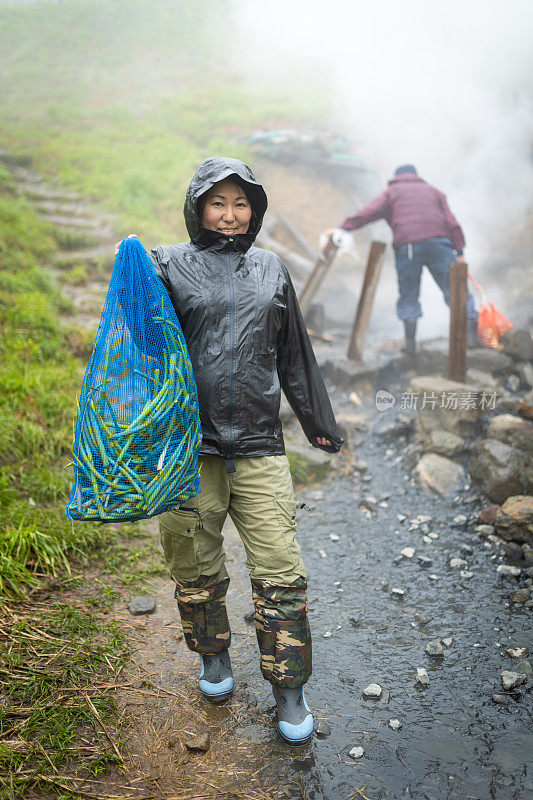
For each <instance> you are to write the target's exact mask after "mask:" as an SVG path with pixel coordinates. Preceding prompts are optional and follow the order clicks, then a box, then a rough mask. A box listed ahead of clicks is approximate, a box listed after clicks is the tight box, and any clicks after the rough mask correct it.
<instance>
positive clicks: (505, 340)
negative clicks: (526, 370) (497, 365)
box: [500, 328, 533, 361]
mask: <svg viewBox="0 0 533 800" xmlns="http://www.w3.org/2000/svg"><path fill="white" fill-rule="evenodd" d="M500 344H501V346H502V348H503V351H504V353H505V354H506V355H508V356H511V357H512V358H514V359H515V360H516V361H531V360H533V340H532V339H531V334H530V333H529V331H528V330H526V329H524V328H512V329H511V330H510V331H506V332H505V333H504V334H503V335H502V336H501V337H500Z"/></svg>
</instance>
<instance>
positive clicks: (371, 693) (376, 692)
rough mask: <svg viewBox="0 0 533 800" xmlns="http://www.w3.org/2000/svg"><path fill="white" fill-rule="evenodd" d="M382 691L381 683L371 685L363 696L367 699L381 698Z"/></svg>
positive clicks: (364, 691) (364, 690)
mask: <svg viewBox="0 0 533 800" xmlns="http://www.w3.org/2000/svg"><path fill="white" fill-rule="evenodd" d="M382 691H383V689H382V688H381V686H380V685H379V683H370V684H369V685H368V686H367V687H366V689H363V695H364V696H365V697H381V693H382Z"/></svg>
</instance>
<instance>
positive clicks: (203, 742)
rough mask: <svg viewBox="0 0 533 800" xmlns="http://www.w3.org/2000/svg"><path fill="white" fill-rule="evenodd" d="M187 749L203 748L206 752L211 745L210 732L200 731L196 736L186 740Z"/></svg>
mask: <svg viewBox="0 0 533 800" xmlns="http://www.w3.org/2000/svg"><path fill="white" fill-rule="evenodd" d="M184 744H185V747H186V748H187V750H202V751H203V752H204V753H206V752H207V751H208V750H209V748H210V747H211V742H210V740H209V734H208V733H199V734H197V735H196V736H191V737H190V738H189V739H185V741H184Z"/></svg>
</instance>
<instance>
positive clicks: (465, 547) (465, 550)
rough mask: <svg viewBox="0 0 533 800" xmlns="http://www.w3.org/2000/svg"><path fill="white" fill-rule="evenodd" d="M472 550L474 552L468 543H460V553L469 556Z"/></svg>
mask: <svg viewBox="0 0 533 800" xmlns="http://www.w3.org/2000/svg"><path fill="white" fill-rule="evenodd" d="M473 552H474V549H473V548H472V547H470V545H469V544H462V545H461V553H462V554H463V555H464V556H471V555H472V554H473Z"/></svg>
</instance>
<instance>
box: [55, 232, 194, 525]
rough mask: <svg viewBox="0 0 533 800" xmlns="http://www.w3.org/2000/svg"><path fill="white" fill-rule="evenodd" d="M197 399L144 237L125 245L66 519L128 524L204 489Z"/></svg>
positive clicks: (90, 386)
mask: <svg viewBox="0 0 533 800" xmlns="http://www.w3.org/2000/svg"><path fill="white" fill-rule="evenodd" d="M201 438H202V437H201V429H200V418H199V413H198V394H197V390H196V383H195V381H194V376H193V372H192V367H191V362H190V359H189V354H188V352H187V346H186V344H185V339H184V338H183V333H182V331H181V327H180V324H179V322H178V318H177V317H176V313H175V311H174V308H173V306H172V303H171V301H170V298H169V296H168V294H167V292H166V291H165V288H164V286H163V285H162V283H161V281H160V280H159V278H158V277H157V275H156V273H155V270H154V268H153V265H152V262H151V260H150V257H149V256H148V253H147V252H146V250H145V249H144V247H143V246H142V244H141V242H140V241H139V239H123V240H122V242H121V244H120V248H119V251H118V254H117V258H116V260H115V265H114V267H113V273H112V275H111V282H110V284H109V290H108V292H107V297H106V300H105V304H104V309H103V312H102V318H101V320H100V325H99V327H98V332H97V334H96V341H95V344H94V349H93V352H92V356H91V360H90V362H89V365H88V367H87V370H86V372H85V377H84V379H83V385H82V389H81V396H80V401H79V404H78V416H77V421H76V436H75V441H74V482H73V487H72V494H71V497H70V500H69V502H68V504H67V509H66V510H67V517H69V518H70V519H78V520H102V521H106V522H122V521H124V520H135V519H142V518H145V517H152V516H154V515H155V514H161V513H162V512H163V511H168V510H169V509H171V508H174V507H176V506H179V505H181V504H182V503H184V502H185V501H186V500H188V499H189V497H192V496H193V495H195V494H198V492H199V491H200V481H199V470H198V451H199V448H200V444H201Z"/></svg>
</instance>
